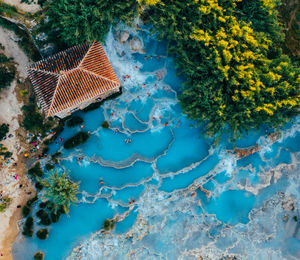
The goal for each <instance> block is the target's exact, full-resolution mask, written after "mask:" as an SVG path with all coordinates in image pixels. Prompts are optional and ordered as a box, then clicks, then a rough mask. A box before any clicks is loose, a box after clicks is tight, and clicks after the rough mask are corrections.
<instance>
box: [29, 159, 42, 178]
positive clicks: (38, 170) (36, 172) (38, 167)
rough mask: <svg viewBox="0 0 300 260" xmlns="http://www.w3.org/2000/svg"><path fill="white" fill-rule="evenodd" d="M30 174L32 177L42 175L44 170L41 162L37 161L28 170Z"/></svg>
mask: <svg viewBox="0 0 300 260" xmlns="http://www.w3.org/2000/svg"><path fill="white" fill-rule="evenodd" d="M28 174H29V175H30V176H32V177H35V178H36V177H42V176H43V170H42V168H41V164H40V162H37V163H36V164H35V165H34V166H33V167H32V168H30V169H29V170H28Z"/></svg>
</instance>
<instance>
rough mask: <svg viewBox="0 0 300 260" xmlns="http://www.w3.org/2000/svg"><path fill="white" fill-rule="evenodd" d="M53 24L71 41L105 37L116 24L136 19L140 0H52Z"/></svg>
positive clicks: (50, 8) (51, 17) (70, 42)
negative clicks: (138, 0) (137, 0)
mask: <svg viewBox="0 0 300 260" xmlns="http://www.w3.org/2000/svg"><path fill="white" fill-rule="evenodd" d="M48 5H49V6H48V8H49V11H48V13H47V15H48V16H49V24H51V27H52V29H54V30H55V33H56V36H57V37H58V38H60V40H61V41H62V42H65V43H67V44H68V45H74V44H78V43H82V42H84V41H88V42H91V41H95V40H96V41H101V42H103V41H104V37H105V35H106V34H107V32H108V31H109V28H110V26H111V25H112V24H116V23H117V22H119V21H121V22H124V23H130V22H133V19H134V18H135V17H136V15H137V2H136V0H119V1H115V0H84V1H82V0H55V1H53V0H52V1H49V2H48Z"/></svg>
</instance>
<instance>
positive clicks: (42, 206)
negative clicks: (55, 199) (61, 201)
mask: <svg viewBox="0 0 300 260" xmlns="http://www.w3.org/2000/svg"><path fill="white" fill-rule="evenodd" d="M47 204H48V201H46V202H41V203H40V205H39V207H40V208H41V209H44V208H46V207H47Z"/></svg>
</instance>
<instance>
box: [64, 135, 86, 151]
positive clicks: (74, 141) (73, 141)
mask: <svg viewBox="0 0 300 260" xmlns="http://www.w3.org/2000/svg"><path fill="white" fill-rule="evenodd" d="M89 137H90V135H89V134H88V133H87V132H79V133H78V134H76V135H75V136H73V137H71V138H69V139H68V140H67V141H65V143H64V148H65V149H71V148H74V147H76V146H78V145H80V144H83V143H84V142H86V141H87V140H88V139H89Z"/></svg>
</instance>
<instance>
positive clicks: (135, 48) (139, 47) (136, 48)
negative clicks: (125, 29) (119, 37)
mask: <svg viewBox="0 0 300 260" xmlns="http://www.w3.org/2000/svg"><path fill="white" fill-rule="evenodd" d="M129 46H130V49H131V51H132V52H138V53H141V54H143V53H145V51H144V49H143V48H144V45H143V42H142V41H141V39H139V38H137V37H133V38H132V39H131V40H130V41H129Z"/></svg>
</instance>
